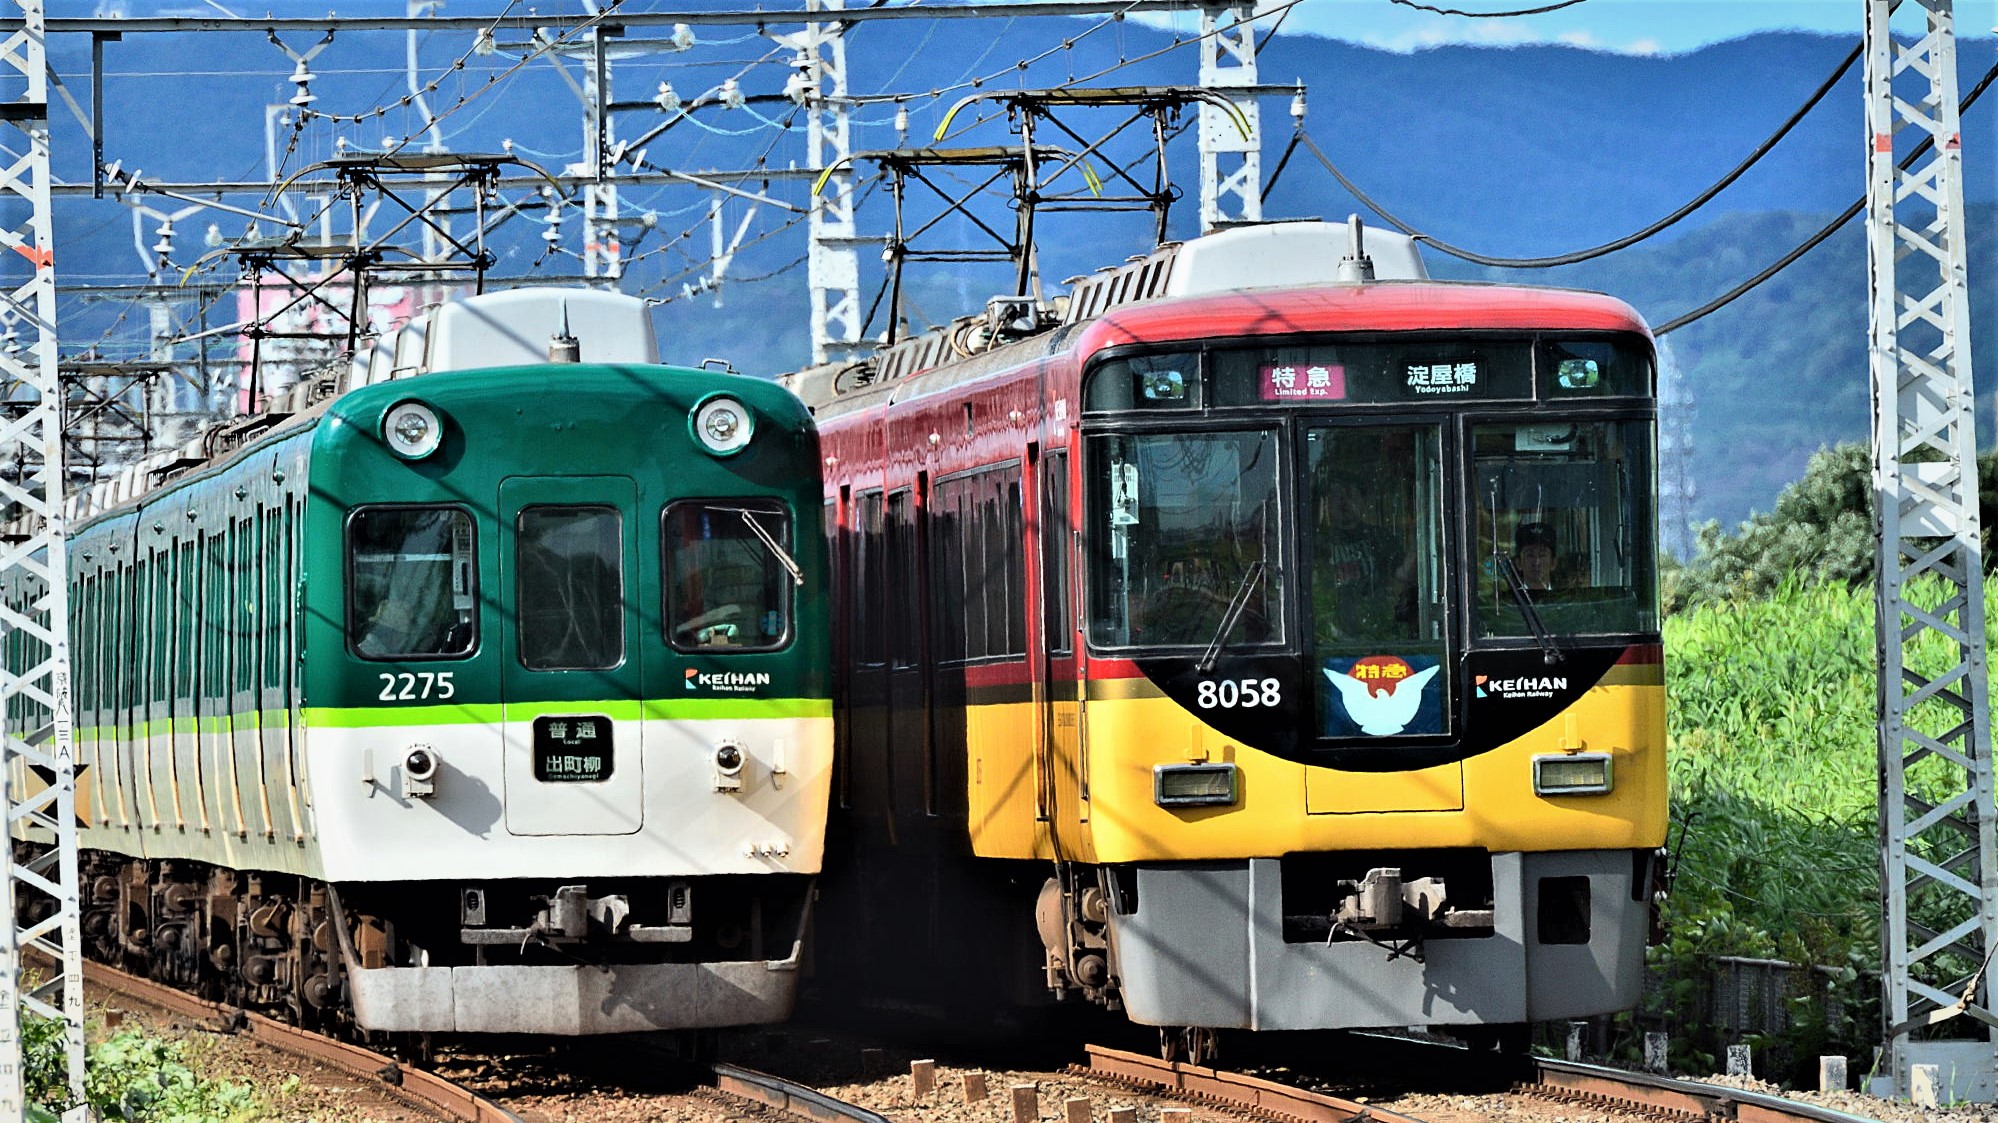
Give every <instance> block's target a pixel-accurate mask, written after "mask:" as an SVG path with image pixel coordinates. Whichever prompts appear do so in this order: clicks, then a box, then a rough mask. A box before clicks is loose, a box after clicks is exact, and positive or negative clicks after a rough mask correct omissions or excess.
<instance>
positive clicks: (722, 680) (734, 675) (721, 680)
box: [687, 668, 770, 694]
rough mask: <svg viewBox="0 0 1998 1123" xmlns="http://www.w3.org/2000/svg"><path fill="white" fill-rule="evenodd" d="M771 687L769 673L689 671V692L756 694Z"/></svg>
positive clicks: (690, 669)
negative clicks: (700, 690) (760, 689)
mask: <svg viewBox="0 0 1998 1123" xmlns="http://www.w3.org/2000/svg"><path fill="white" fill-rule="evenodd" d="M769 685H770V672H768V671H696V670H693V669H692V668H689V669H688V671H687V689H688V690H698V689H705V690H716V691H720V692H721V693H723V694H754V693H756V689H757V687H760V686H769Z"/></svg>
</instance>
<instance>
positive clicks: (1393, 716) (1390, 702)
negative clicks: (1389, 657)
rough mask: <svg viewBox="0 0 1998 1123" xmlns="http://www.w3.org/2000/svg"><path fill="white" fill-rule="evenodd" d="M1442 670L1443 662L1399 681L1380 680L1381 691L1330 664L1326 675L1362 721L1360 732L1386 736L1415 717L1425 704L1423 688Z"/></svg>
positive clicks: (1348, 710) (1348, 706)
mask: <svg viewBox="0 0 1998 1123" xmlns="http://www.w3.org/2000/svg"><path fill="white" fill-rule="evenodd" d="M1439 670H1442V667H1441V666H1435V667H1429V668H1427V669H1425V670H1420V671H1417V672H1415V673H1414V674H1412V675H1410V676H1408V677H1407V678H1405V679H1402V680H1401V681H1400V682H1384V683H1381V684H1380V685H1381V692H1380V693H1379V694H1375V693H1374V692H1373V691H1372V690H1370V689H1369V688H1368V686H1367V684H1366V683H1364V682H1361V681H1360V680H1359V679H1356V678H1354V677H1353V676H1352V675H1348V674H1342V673H1340V672H1338V671H1335V670H1333V669H1332V668H1330V667H1327V668H1325V677H1326V678H1328V679H1331V680H1332V685H1333V686H1334V687H1335V688H1337V689H1338V691H1339V700H1340V701H1341V702H1344V703H1345V704H1346V713H1347V714H1348V715H1350V716H1351V717H1352V719H1353V720H1354V721H1356V722H1359V723H1360V732H1362V733H1365V734H1367V735H1368V736H1370V737H1386V736H1388V735H1390V734H1394V733H1399V732H1401V731H1402V730H1404V729H1407V728H1408V723H1409V722H1411V721H1413V720H1415V711H1416V709H1417V708H1419V707H1420V706H1421V705H1422V688H1423V687H1424V686H1425V685H1427V684H1428V682H1429V680H1430V679H1432V678H1434V677H1436V672H1437V671H1439Z"/></svg>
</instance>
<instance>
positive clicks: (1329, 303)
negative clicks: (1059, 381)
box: [1068, 281, 1650, 352]
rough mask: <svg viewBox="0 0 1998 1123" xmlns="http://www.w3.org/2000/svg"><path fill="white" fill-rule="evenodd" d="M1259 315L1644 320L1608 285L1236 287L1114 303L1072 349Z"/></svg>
mask: <svg viewBox="0 0 1998 1123" xmlns="http://www.w3.org/2000/svg"><path fill="white" fill-rule="evenodd" d="M1245 323H1253V324H1254V325H1255V334H1257V335H1259V336H1264V335H1275V336H1280V335H1291V334H1305V333H1323V332H1371V331H1384V332H1386V331H1475V330H1482V331H1532V330H1546V329H1554V328H1559V329H1561V330H1564V331H1585V332H1587V331H1604V332H1635V333H1639V334H1642V335H1645V336H1647V337H1648V336H1649V335H1650V329H1649V328H1647V327H1646V326H1645V323H1644V318H1643V317H1642V316H1639V315H1638V314H1637V311H1636V310H1635V309H1633V308H1632V307H1631V306H1630V305H1628V304H1625V303H1624V302H1623V301H1621V300H1618V299H1616V298H1615V297H1613V296H1605V295H1603V294H1602V293H1594V292H1580V291H1576V290H1571V289H1543V288H1523V287H1518V286H1512V285H1490V284H1476V283H1469V282H1451V281H1381V282H1372V283H1368V284H1346V285H1311V286H1296V287H1289V288H1265V289H1238V290H1235V291H1232V292H1221V293H1211V294H1208V295H1204V296H1188V297H1178V298H1172V297H1167V298H1164V299H1161V300H1153V301H1146V302H1144V303H1140V304H1130V305H1125V306H1123V307H1121V308H1113V309H1111V310H1110V311H1108V312H1106V313H1104V314H1103V316H1101V317H1100V318H1098V319H1097V320H1096V321H1094V322H1093V323H1091V324H1089V325H1088V326H1087V327H1086V328H1084V329H1083V330H1082V331H1081V332H1080V333H1078V334H1076V335H1075V336H1073V337H1071V339H1072V342H1071V343H1070V345H1069V348H1068V349H1069V350H1073V351H1079V352H1091V351H1095V350H1098V349H1100V348H1103V347H1116V346H1121V345H1124V344H1132V343H1166V342H1176V341H1182V340H1195V339H1202V338H1206V337H1210V336H1213V335H1216V334H1219V333H1221V332H1223V331H1226V332H1228V333H1230V334H1233V333H1235V332H1237V331H1239V329H1240V327H1241V325H1243V324H1245Z"/></svg>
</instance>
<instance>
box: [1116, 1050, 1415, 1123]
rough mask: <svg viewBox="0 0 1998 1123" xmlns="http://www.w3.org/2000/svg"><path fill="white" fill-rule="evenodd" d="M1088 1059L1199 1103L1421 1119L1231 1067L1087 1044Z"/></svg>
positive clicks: (1296, 1114) (1401, 1122)
mask: <svg viewBox="0 0 1998 1123" xmlns="http://www.w3.org/2000/svg"><path fill="white" fill-rule="evenodd" d="M1087 1051H1088V1055H1089V1064H1088V1065H1087V1066H1086V1067H1085V1066H1080V1065H1078V1066H1076V1067H1077V1069H1078V1071H1079V1072H1081V1073H1085V1074H1087V1075H1089V1076H1093V1077H1096V1078H1098V1079H1107V1080H1113V1081H1116V1082H1118V1083H1122V1084H1127V1085H1155V1086H1157V1087H1160V1088H1164V1089H1166V1090H1168V1091H1170V1092H1173V1093H1175V1094H1177V1095H1180V1096H1184V1097H1186V1098H1188V1099H1192V1100H1197V1101H1200V1102H1204V1103H1211V1104H1217V1105H1223V1106H1227V1107H1233V1108H1239V1109H1242V1110H1245V1111H1250V1112H1255V1113H1257V1114H1260V1115H1267V1116H1271V1117H1274V1118H1278V1119H1287V1120H1296V1121H1298V1123H1353V1121H1357V1120H1373V1121H1378V1123H1421V1121H1420V1120H1418V1119H1416V1118H1414V1117H1413V1116H1408V1115H1401V1114H1398V1113H1396V1112H1392V1111H1388V1110H1386V1109H1384V1108H1381V1107H1379V1106H1376V1105H1374V1104H1363V1103H1358V1102H1355V1101H1353V1100H1345V1099H1340V1098H1339V1097H1337V1096H1328V1095H1326V1094H1325V1093H1323V1092H1313V1091H1311V1090H1309V1089H1305V1088H1298V1087H1294V1086H1292V1085H1289V1084H1280V1083H1277V1082H1276V1081H1274V1080H1264V1079H1263V1078H1261V1077H1259V1076H1248V1075H1245V1074H1242V1073H1237V1072H1222V1071H1219V1070H1216V1069H1211V1068H1201V1067H1199V1066H1197V1065H1190V1064H1184V1063H1181V1062H1178V1061H1162V1060H1159V1059H1158V1058H1156V1057H1148V1056H1145V1055H1144V1054H1142V1053H1127V1052H1125V1051H1124V1050H1122V1049H1106V1048H1104V1047H1103V1046H1101V1045H1090V1046H1088V1047H1087Z"/></svg>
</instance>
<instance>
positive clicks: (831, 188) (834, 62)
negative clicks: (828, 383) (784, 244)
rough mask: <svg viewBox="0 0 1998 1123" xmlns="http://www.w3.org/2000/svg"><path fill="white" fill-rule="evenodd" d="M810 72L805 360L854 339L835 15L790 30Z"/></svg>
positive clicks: (853, 264) (846, 118)
mask: <svg viewBox="0 0 1998 1123" xmlns="http://www.w3.org/2000/svg"><path fill="white" fill-rule="evenodd" d="M805 7H806V8H807V9H808V10H810V11H815V12H816V11H838V10H840V9H842V8H844V7H846V0H806V4H805ZM780 41H788V42H793V43H795V45H796V47H797V50H798V56H799V60H800V64H801V65H802V66H803V67H804V69H805V70H806V72H807V74H808V77H809V78H810V85H809V88H810V89H811V91H812V92H811V94H810V95H809V97H810V100H809V101H808V102H807V103H806V144H807V149H806V153H807V158H808V159H809V160H810V161H811V166H812V167H814V168H818V169H829V170H827V171H826V181H825V185H824V187H823V188H822V189H821V190H819V191H818V192H816V193H814V194H813V196H812V199H811V204H810V205H811V208H812V210H811V218H810V232H811V246H810V249H809V251H808V255H807V257H806V259H805V276H806V283H807V284H808V285H809V287H810V288H811V291H812V361H813V362H815V363H823V362H827V361H828V360H832V359H844V358H848V357H850V356H851V354H852V353H853V351H854V349H855V348H856V347H857V346H858V345H859V343H860V332H861V328H862V326H863V325H862V324H861V322H860V254H859V253H858V251H857V250H856V249H855V248H854V247H855V245H856V243H855V240H854V225H853V202H854V200H853V171H852V164H851V160H852V158H853V137H852V128H853V125H852V120H851V114H850V112H849V110H850V109H851V103H850V102H849V101H848V99H847V86H846V35H845V32H844V25H843V24H839V23H812V24H806V25H805V29H804V30H803V31H802V32H800V33H799V34H798V35H796V36H795V37H787V39H785V40H780Z"/></svg>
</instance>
